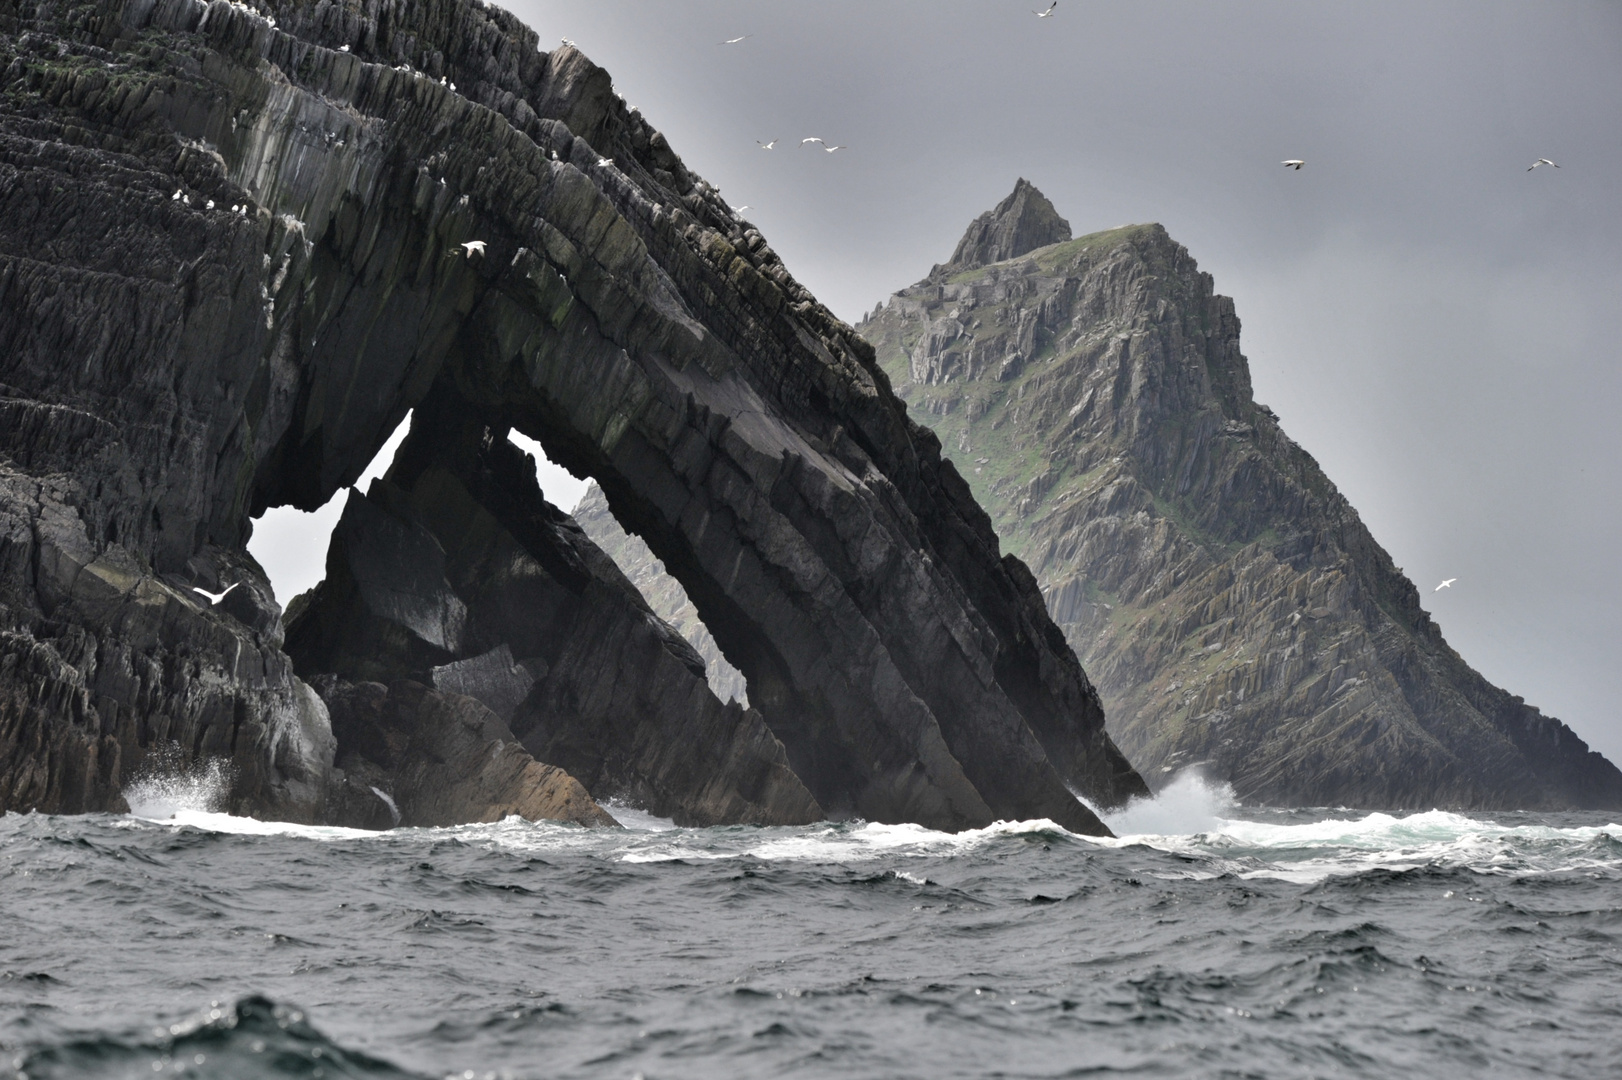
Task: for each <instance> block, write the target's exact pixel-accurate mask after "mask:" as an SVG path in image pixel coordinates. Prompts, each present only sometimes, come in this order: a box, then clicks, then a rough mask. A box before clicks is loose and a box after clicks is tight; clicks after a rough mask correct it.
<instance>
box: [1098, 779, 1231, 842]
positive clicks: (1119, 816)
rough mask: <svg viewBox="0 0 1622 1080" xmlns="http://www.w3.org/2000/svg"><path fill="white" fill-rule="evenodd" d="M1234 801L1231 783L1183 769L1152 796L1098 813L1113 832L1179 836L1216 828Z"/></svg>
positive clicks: (1226, 815) (1128, 834) (1133, 834)
mask: <svg viewBox="0 0 1622 1080" xmlns="http://www.w3.org/2000/svg"><path fill="white" fill-rule="evenodd" d="M1237 805H1238V800H1236V799H1235V798H1234V797H1233V788H1232V786H1230V785H1228V784H1224V783H1211V782H1210V781H1208V780H1206V778H1205V777H1204V776H1203V775H1202V774H1201V773H1199V772H1197V771H1195V770H1193V769H1186V770H1184V771H1183V772H1181V773H1179V774H1178V775H1177V776H1176V777H1175V778H1173V780H1172V782H1171V783H1170V784H1167V785H1166V786H1165V787H1163V788H1161V789H1160V791H1159V792H1158V793H1157V794H1155V795H1154V796H1153V797H1152V798H1148V799H1133V800H1132V801H1131V802H1130V803H1128V804H1127V805H1126V807H1125V808H1124V809H1122V810H1118V811H1116V812H1114V813H1105V814H1103V815H1101V816H1102V817H1103V819H1104V824H1106V825H1108V826H1109V827H1110V831H1111V832H1113V833H1114V834H1115V835H1116V836H1143V835H1155V836H1182V835H1191V834H1194V833H1205V832H1211V831H1213V830H1215V829H1217V828H1219V827H1220V825H1221V824H1223V823H1224V822H1225V821H1226V820H1227V818H1228V815H1230V814H1232V813H1233V810H1234V808H1235V807H1236V806H1237Z"/></svg>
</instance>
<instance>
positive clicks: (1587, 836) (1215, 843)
mask: <svg viewBox="0 0 1622 1080" xmlns="http://www.w3.org/2000/svg"><path fill="white" fill-rule="evenodd" d="M227 779H228V778H227V777H226V775H225V774H224V772H223V769H222V767H219V766H208V767H205V768H204V769H201V770H198V769H191V770H178V771H172V772H170V773H167V774H162V775H150V776H147V777H144V778H143V779H142V780H141V781H139V782H137V783H136V784H133V785H131V787H130V788H129V790H128V791H127V793H126V798H127V799H128V801H129V803H130V807H131V817H132V819H144V820H146V821H156V822H160V823H162V824H164V825H168V826H185V827H189V828H194V829H201V830H206V831H210V832H219V833H236V834H241V835H251V836H289V837H298V838H304V839H310V840H352V839H380V840H384V841H386V842H389V843H404V844H412V843H421V842H428V843H438V842H441V841H444V840H456V841H459V842H461V843H466V844H471V845H475V846H479V847H483V848H485V849H487V850H490V851H504V852H507V853H510V854H515V855H532V854H545V853H562V852H575V853H580V854H589V855H593V856H596V857H598V858H604V859H609V860H613V861H621V862H628V863H659V862H673V861H688V862H708V861H711V860H722V859H739V858H750V859H759V860H763V861H767V862H799V863H812V864H817V863H821V864H835V865H838V864H861V863H864V862H870V861H873V860H881V859H882V860H893V859H896V858H902V859H913V858H916V859H940V858H948V859H949V858H952V857H954V856H957V855H965V854H969V853H972V852H974V851H976V850H978V849H982V848H985V847H989V846H996V845H1002V844H1007V843H1008V842H1009V841H1010V840H1015V839H1018V838H1022V837H1023V838H1026V839H1027V840H1037V839H1044V840H1045V839H1047V838H1060V837H1063V838H1068V839H1073V840H1074V841H1076V842H1078V844H1082V845H1089V844H1090V845H1097V846H1099V847H1110V848H1116V849H1130V848H1133V847H1137V846H1141V847H1150V848H1157V849H1160V850H1162V851H1170V852H1175V853H1177V854H1180V855H1185V856H1193V859H1192V861H1190V862H1188V863H1187V864H1186V865H1184V866H1165V865H1162V866H1159V867H1156V868H1153V869H1150V868H1146V869H1145V871H1144V872H1145V873H1152V874H1158V875H1160V876H1177V877H1195V878H1208V877H1215V876H1220V875H1235V876H1239V877H1272V878H1282V879H1286V880H1291V881H1302V882H1310V881H1317V880H1322V879H1323V878H1326V877H1330V876H1333V875H1337V874H1354V873H1362V872H1365V871H1368V870H1372V869H1377V868H1383V869H1388V870H1405V869H1410V868H1413V867H1419V866H1439V867H1465V868H1469V869H1471V870H1474V871H1476V872H1479V873H1491V874H1539V873H1550V872H1557V871H1564V870H1583V869H1597V870H1601V871H1603V872H1605V873H1607V874H1617V873H1622V858H1619V857H1618V854H1617V851H1616V849H1614V848H1612V847H1610V846H1608V842H1607V843H1599V842H1600V841H1601V840H1602V838H1608V840H1614V841H1622V825H1618V824H1604V825H1591V826H1584V827H1577V828H1560V827H1556V826H1553V825H1542V824H1539V825H1512V824H1509V825H1506V824H1500V823H1498V822H1495V821H1492V820H1483V819H1481V818H1477V817H1470V816H1467V815H1464V814H1455V813H1450V812H1448V811H1443V810H1431V811H1427V812H1424V813H1415V814H1408V815H1396V814H1387V813H1370V814H1356V813H1353V812H1346V813H1344V814H1341V815H1333V816H1327V817H1320V816H1318V815H1308V814H1305V813H1302V814H1299V815H1296V819H1295V820H1290V815H1288V814H1278V813H1274V814H1270V815H1268V814H1260V813H1258V814H1253V815H1252V816H1251V817H1243V816H1240V815H1241V814H1243V813H1244V811H1242V810H1241V809H1239V808H1238V806H1237V805H1236V803H1235V801H1234V798H1233V793H1232V791H1231V790H1230V789H1229V788H1228V787H1227V785H1225V784H1213V783H1210V782H1208V781H1207V780H1205V779H1203V778H1202V777H1200V776H1198V775H1196V774H1192V773H1189V774H1185V775H1182V776H1179V777H1177V778H1175V779H1174V780H1173V781H1172V782H1171V783H1170V784H1168V785H1167V786H1166V787H1165V788H1163V789H1162V790H1161V791H1160V793H1159V794H1157V795H1156V796H1154V797H1153V798H1149V799H1143V800H1138V801H1135V802H1133V803H1132V804H1130V805H1128V806H1127V807H1125V808H1123V809H1121V810H1118V811H1115V812H1112V813H1107V814H1105V815H1103V817H1104V820H1105V822H1106V823H1107V824H1108V825H1109V826H1110V828H1111V829H1112V830H1113V831H1114V832H1115V833H1116V836H1115V837H1114V838H1100V837H1070V836H1069V834H1067V833H1065V832H1064V830H1063V829H1061V828H1060V827H1059V826H1058V825H1056V824H1054V823H1053V822H1052V821H1048V820H1045V819H1043V820H1035V821H1012V822H1010V821H1001V822H997V823H995V824H993V825H989V826H987V827H985V828H983V829H971V830H968V831H966V832H961V833H946V832H937V831H934V830H931V829H926V828H924V827H923V826H920V825H884V824H877V823H872V822H862V821H848V822H823V823H819V824H816V825H810V826H801V827H798V828H756V827H751V826H725V827H718V828H709V829H691V828H678V827H677V826H676V825H675V824H674V822H672V821H670V820H669V819H667V818H658V817H655V816H653V815H651V814H648V813H647V812H645V811H641V810H636V809H634V808H630V807H625V806H618V805H611V806H610V807H609V809H610V811H611V812H612V813H613V814H614V815H615V817H616V818H617V819H618V820H619V821H620V822H621V824H623V825H624V826H625V828H623V829H585V828H581V827H580V826H577V825H569V824H561V823H558V822H548V821H525V820H524V819H522V818H518V817H509V818H507V819H506V820H504V821H499V822H493V823H489V824H480V825H462V826H456V827H454V828H444V829H394V830H392V831H390V832H388V833H377V832H371V831H368V830H362V829H346V828H337V827H324V826H310V825H296V824H291V823H287V822H272V821H257V820H254V819H251V818H241V817H233V816H231V815H228V814H224V813H220V812H219V809H218V808H219V806H220V805H221V803H222V802H223V798H224V793H225V790H226V788H227V787H228V784H227V783H226V781H227ZM1262 817H1271V818H1272V819H1273V820H1257V818H1262ZM135 823H137V822H136V821H135V820H132V824H135ZM1080 850H1083V851H1084V850H1085V846H1083V847H1082V848H1081V849H1080Z"/></svg>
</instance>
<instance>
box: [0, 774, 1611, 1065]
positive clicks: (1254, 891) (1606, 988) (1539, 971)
mask: <svg viewBox="0 0 1622 1080" xmlns="http://www.w3.org/2000/svg"><path fill="white" fill-rule="evenodd" d="M203 786H204V787H206V785H203ZM131 801H132V803H134V804H135V810H136V813H134V814H131V815H129V816H110V815H101V816H87V817H49V816H39V815H28V816H22V815H15V814H13V815H9V816H6V817H3V818H0V1077H10V1076H13V1075H15V1076H17V1077H22V1076H27V1077H30V1078H37V1080H45V1078H56V1077H93V1078H111V1077H120V1078H125V1077H128V1078H133V1077H144V1078H155V1077H170V1076H181V1075H184V1076H192V1077H282V1076H288V1077H308V1078H326V1077H434V1078H438V1077H452V1076H454V1077H461V1078H464V1080H469V1078H483V1077H508V1076H510V1077H621V1078H626V1080H629V1078H632V1077H638V1076H640V1077H643V1078H646V1080H653V1078H659V1077H694V1078H697V1077H704V1078H713V1077H842V1078H843V1077H959V1076H961V1077H983V1076H1006V1077H1060V1076H1065V1077H1068V1076H1099V1075H1113V1074H1117V1073H1123V1074H1129V1075H1133V1076H1176V1077H1182V1076H1212V1077H1229V1076H1231V1077H1292V1078H1294V1077H1314V1076H1316V1077H1341V1076H1359V1077H1361V1076H1369V1077H1414V1076H1421V1077H1423V1076H1435V1077H1446V1076H1472V1077H1494V1076H1506V1077H1507V1076H1514V1077H1521V1076H1551V1077H1583V1078H1588V1077H1599V1076H1615V1075H1622V955H1619V953H1618V945H1619V942H1622V826H1619V825H1618V824H1616V823H1614V822H1613V821H1612V820H1611V818H1610V816H1607V815H1591V814H1521V813H1497V814H1481V815H1461V814H1453V813H1444V812H1440V811H1432V812H1429V813H1416V814H1410V815H1406V816H1396V815H1387V814H1364V813H1360V812H1348V811H1335V810H1323V809H1319V810H1280V811H1259V810H1254V809H1248V808H1247V809H1242V810H1241V809H1235V808H1233V807H1232V806H1231V805H1230V804H1229V803H1228V802H1227V801H1226V800H1224V798H1223V797H1222V794H1221V792H1219V791H1213V790H1211V789H1209V788H1207V787H1205V786H1204V785H1203V784H1202V783H1201V782H1200V781H1199V780H1198V779H1196V778H1192V777H1189V778H1185V779H1182V780H1179V781H1178V782H1176V783H1174V784H1173V785H1172V786H1171V787H1170V788H1168V789H1167V791H1165V792H1164V793H1162V795H1161V796H1160V797H1159V798H1157V799H1156V800H1154V801H1152V802H1145V803H1141V804H1138V805H1136V806H1133V807H1130V808H1128V810H1126V811H1125V812H1124V813H1121V814H1118V815H1115V816H1113V817H1111V818H1110V819H1109V821H1110V824H1111V826H1112V827H1113V828H1114V829H1115V831H1116V832H1117V833H1119V834H1120V838H1119V839H1116V840H1104V841H1100V840H1095V839H1088V838H1084V837H1079V836H1074V835H1071V834H1069V833H1067V832H1065V831H1063V830H1062V829H1059V828H1058V827H1056V826H1054V825H1052V824H1051V823H1048V822H1043V821H1027V822H1017V823H1005V824H999V825H995V826H993V827H991V828H988V829H984V830H981V831H978V832H971V833H965V834H960V835H948V834H943V833H935V832H930V831H928V830H925V829H921V828H915V827H910V826H890V825H872V824H864V823H861V822H853V823H842V824H823V825H816V826H809V827H805V828H792V829H759V828H717V829H676V828H671V827H670V826H669V823H668V822H661V821H658V820H656V819H652V818H648V817H647V816H645V815H641V814H638V813H636V812H634V811H629V810H624V809H619V810H617V814H618V816H619V817H620V818H621V820H622V821H624V822H625V824H626V825H627V826H628V827H627V828H626V829H625V830H623V831H619V830H597V831H588V830H585V829H579V828H574V827H569V826H558V825H545V824H531V823H527V822H523V821H518V820H509V821H505V822H501V823H499V824H494V825H478V826H467V827H462V828H454V829H400V830H395V831H393V832H388V833H362V832H356V831H351V830H343V829H322V828H307V827H301V826H294V825H277V824H268V823H263V822H257V821H250V820H246V819H241V818H232V817H227V816H225V815H222V814H215V813H209V812H207V811H205V810H203V809H200V808H199V807H201V806H204V805H207V792H206V791H201V792H199V791H195V790H186V789H185V785H179V786H175V785H171V786H170V787H168V788H161V787H160V788H158V789H153V790H150V791H147V792H146V793H145V794H144V795H143V796H142V797H141V798H138V799H135V798H132V800H131Z"/></svg>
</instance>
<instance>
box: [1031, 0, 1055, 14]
mask: <svg viewBox="0 0 1622 1080" xmlns="http://www.w3.org/2000/svg"><path fill="white" fill-rule="evenodd" d="M1058 6H1059V0H1053V3H1051V4H1049V5H1048V9H1047V10H1046V11H1033V12H1031V14H1032V15H1035V16H1036V17H1037V18H1038V19H1045V18H1047V17H1048V16H1049V15H1052V14H1053V9H1054V8H1056V7H1058Z"/></svg>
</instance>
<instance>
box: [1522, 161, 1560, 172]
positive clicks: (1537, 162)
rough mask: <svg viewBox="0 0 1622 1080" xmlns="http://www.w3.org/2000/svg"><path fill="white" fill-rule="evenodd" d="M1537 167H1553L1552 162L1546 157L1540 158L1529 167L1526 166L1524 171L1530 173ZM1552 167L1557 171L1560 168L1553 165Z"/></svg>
mask: <svg viewBox="0 0 1622 1080" xmlns="http://www.w3.org/2000/svg"><path fill="white" fill-rule="evenodd" d="M1539 165H1554V162H1552V161H1550V160H1549V159H1548V158H1546V157H1540V158H1538V159H1537V160H1536V161H1534V162H1532V164H1531V165H1529V166H1527V169H1526V171H1527V172H1531V171H1532V170H1533V169H1535V168H1537V167H1538V166H1539ZM1554 167H1555V168H1557V169H1558V168H1559V167H1560V166H1558V165H1554Z"/></svg>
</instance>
